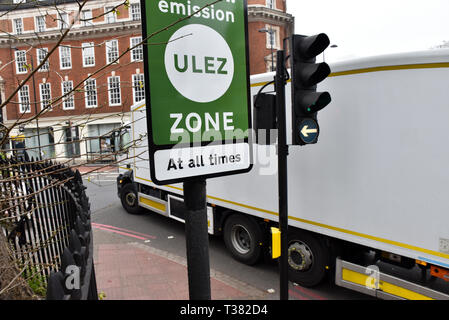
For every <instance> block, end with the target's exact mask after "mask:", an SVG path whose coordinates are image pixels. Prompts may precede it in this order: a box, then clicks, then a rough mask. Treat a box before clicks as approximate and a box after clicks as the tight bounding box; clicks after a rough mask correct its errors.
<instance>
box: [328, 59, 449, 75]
mask: <svg viewBox="0 0 449 320" xmlns="http://www.w3.org/2000/svg"><path fill="white" fill-rule="evenodd" d="M434 68H449V62H443V63H425V64H403V65H396V66H379V67H371V68H361V69H354V70H347V71H339V72H333V73H331V74H330V75H329V77H339V76H347V75H353V74H360V73H370V72H379V71H393V70H413V69H434Z"/></svg>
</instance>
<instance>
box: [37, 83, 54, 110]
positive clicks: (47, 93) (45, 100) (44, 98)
mask: <svg viewBox="0 0 449 320" xmlns="http://www.w3.org/2000/svg"><path fill="white" fill-rule="evenodd" d="M39 91H40V94H41V108H42V109H50V110H51V86H50V83H48V82H46V83H41V84H39Z"/></svg>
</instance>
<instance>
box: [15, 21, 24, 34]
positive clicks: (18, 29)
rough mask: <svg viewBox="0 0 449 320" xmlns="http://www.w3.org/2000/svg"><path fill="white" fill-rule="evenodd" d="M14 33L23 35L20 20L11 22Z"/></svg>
mask: <svg viewBox="0 0 449 320" xmlns="http://www.w3.org/2000/svg"><path fill="white" fill-rule="evenodd" d="M13 26H14V33H15V34H22V33H23V21H22V18H17V19H14V20H13Z"/></svg>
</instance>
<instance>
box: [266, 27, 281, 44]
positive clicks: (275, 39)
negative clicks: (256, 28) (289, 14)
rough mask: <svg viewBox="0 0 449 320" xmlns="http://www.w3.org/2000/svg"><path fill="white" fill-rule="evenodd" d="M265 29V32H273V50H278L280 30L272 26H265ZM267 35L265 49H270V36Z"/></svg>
mask: <svg viewBox="0 0 449 320" xmlns="http://www.w3.org/2000/svg"><path fill="white" fill-rule="evenodd" d="M265 29H266V30H273V31H274V33H273V50H274V49H276V50H280V49H281V46H280V36H279V35H280V31H281V29H280V28H279V27H277V26H272V25H269V24H267V25H265ZM266 34H267V49H271V34H270V32H266Z"/></svg>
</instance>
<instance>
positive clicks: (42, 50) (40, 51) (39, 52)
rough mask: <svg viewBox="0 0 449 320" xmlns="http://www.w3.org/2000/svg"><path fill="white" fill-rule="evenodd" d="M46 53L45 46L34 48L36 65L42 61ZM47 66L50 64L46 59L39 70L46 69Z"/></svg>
mask: <svg viewBox="0 0 449 320" xmlns="http://www.w3.org/2000/svg"><path fill="white" fill-rule="evenodd" d="M47 54H48V49H47V48H40V49H36V55H37V65H40V64H41V63H42V61H44V59H45V57H46V56H47ZM49 67H50V64H49V62H48V59H47V61H45V63H44V64H43V65H42V67H41V68H40V69H39V71H48V69H49Z"/></svg>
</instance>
